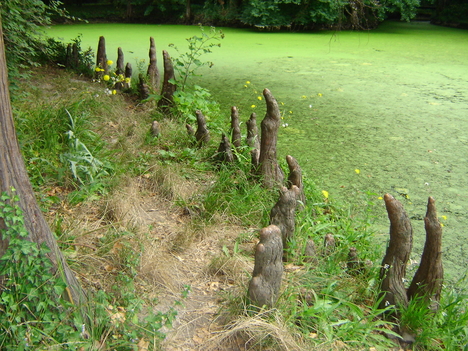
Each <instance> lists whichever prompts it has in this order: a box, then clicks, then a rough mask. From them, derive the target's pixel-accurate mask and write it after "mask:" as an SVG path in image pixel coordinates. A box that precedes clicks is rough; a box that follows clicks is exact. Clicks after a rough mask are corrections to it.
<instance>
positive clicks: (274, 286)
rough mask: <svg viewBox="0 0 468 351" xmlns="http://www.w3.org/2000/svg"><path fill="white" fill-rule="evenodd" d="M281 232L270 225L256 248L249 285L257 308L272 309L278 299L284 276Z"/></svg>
mask: <svg viewBox="0 0 468 351" xmlns="http://www.w3.org/2000/svg"><path fill="white" fill-rule="evenodd" d="M282 257H283V244H282V240H281V231H280V229H279V228H278V227H277V226H275V225H270V226H268V227H266V228H263V229H262V230H261V231H260V242H259V243H258V244H257V247H256V248H255V266H254V270H253V273H252V280H251V281H250V284H249V291H248V294H249V298H250V300H251V301H252V302H253V303H254V304H255V305H257V306H259V307H262V306H268V307H272V306H273V305H274V304H275V303H276V300H277V299H278V295H279V290H280V287H281V278H282V276H283V262H282Z"/></svg>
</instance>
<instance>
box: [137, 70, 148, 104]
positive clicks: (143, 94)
mask: <svg viewBox="0 0 468 351" xmlns="http://www.w3.org/2000/svg"><path fill="white" fill-rule="evenodd" d="M138 78H139V83H138V92H139V93H140V99H141V100H146V99H147V98H148V97H149V95H150V90H149V86H148V84H146V82H145V78H144V77H143V74H141V73H140V75H139V77H138Z"/></svg>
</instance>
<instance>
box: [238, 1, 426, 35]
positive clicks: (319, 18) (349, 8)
mask: <svg viewBox="0 0 468 351" xmlns="http://www.w3.org/2000/svg"><path fill="white" fill-rule="evenodd" d="M419 2H420V0H388V1H386V2H385V3H383V4H382V3H376V2H374V1H372V0H358V1H353V2H349V1H344V0H268V1H260V0H250V1H247V2H246V5H245V7H244V8H243V12H242V16H241V20H242V22H243V23H245V24H248V25H251V26H255V27H258V28H280V27H291V26H296V25H300V26H306V27H310V26H317V25H319V26H335V25H339V26H340V27H341V28H348V27H352V28H355V29H367V28H371V27H374V26H375V25H376V24H377V23H378V22H379V21H381V20H383V19H384V18H385V14H386V13H394V12H399V13H400V14H401V18H402V19H403V20H406V21H408V20H410V19H411V18H413V17H414V15H415V14H416V8H417V6H419Z"/></svg>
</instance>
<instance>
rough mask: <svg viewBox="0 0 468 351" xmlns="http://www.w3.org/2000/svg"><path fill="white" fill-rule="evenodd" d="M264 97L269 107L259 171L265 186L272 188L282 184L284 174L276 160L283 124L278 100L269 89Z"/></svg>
mask: <svg viewBox="0 0 468 351" xmlns="http://www.w3.org/2000/svg"><path fill="white" fill-rule="evenodd" d="M263 96H264V97H265V102H266V105H267V112H266V115H265V118H264V119H263V121H262V123H261V128H262V138H261V141H260V158H259V169H260V175H261V176H262V177H263V185H264V186H265V187H267V188H272V187H274V186H275V185H278V184H282V183H283V180H284V174H283V171H282V170H281V168H280V166H279V165H278V160H277V158H276V142H277V140H278V129H279V126H280V122H281V113H280V110H279V107H278V103H277V101H276V99H275V98H274V97H273V95H272V94H271V92H270V91H269V90H268V89H265V90H263Z"/></svg>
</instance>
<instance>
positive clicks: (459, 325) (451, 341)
mask: <svg viewBox="0 0 468 351" xmlns="http://www.w3.org/2000/svg"><path fill="white" fill-rule="evenodd" d="M466 278H467V277H466V275H465V276H464V277H463V278H462V279H460V280H459V281H458V282H456V283H455V284H453V283H452V284H449V285H447V286H445V287H444V292H443V294H442V296H441V301H440V303H439V305H438V309H437V311H433V310H432V309H430V308H429V307H428V306H427V303H426V301H425V297H418V298H416V299H414V300H411V301H410V302H409V304H408V306H407V307H405V308H401V309H400V311H401V316H400V318H399V322H400V324H401V325H402V326H403V327H404V328H405V329H406V330H408V331H409V332H411V333H413V334H415V335H416V336H417V337H416V343H415V346H416V347H418V348H419V349H424V350H440V349H446V350H467V349H468V293H467V288H468V286H467V284H466V282H467V280H466Z"/></svg>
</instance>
